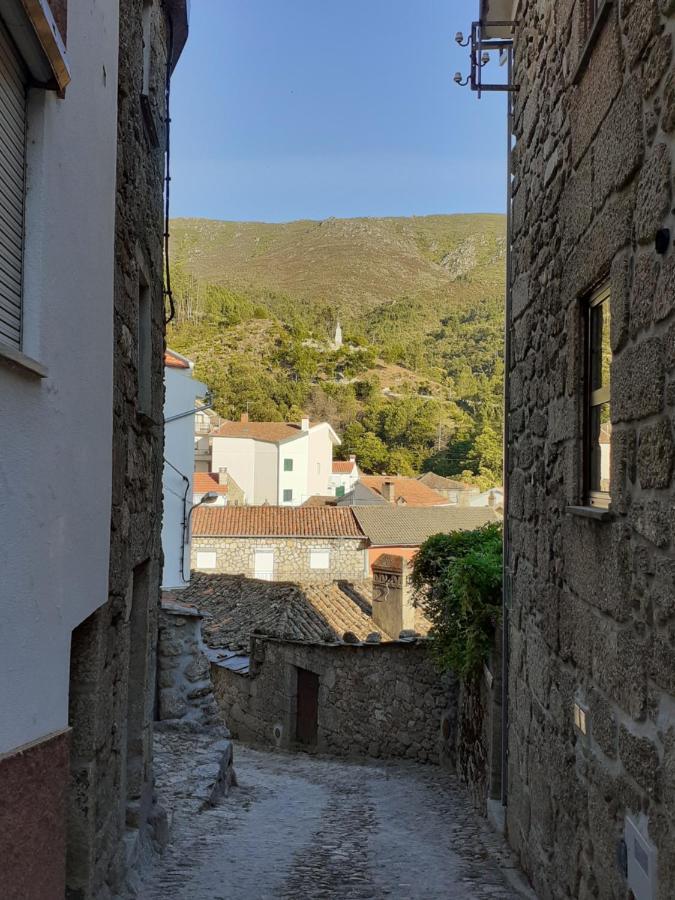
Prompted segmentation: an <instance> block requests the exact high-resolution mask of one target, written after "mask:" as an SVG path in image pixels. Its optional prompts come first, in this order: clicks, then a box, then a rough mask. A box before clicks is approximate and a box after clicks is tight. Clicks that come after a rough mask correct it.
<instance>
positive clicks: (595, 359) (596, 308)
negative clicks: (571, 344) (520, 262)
mask: <svg viewBox="0 0 675 900" xmlns="http://www.w3.org/2000/svg"><path fill="white" fill-rule="evenodd" d="M609 322H610V294H609V286H608V285H603V287H601V288H599V289H598V290H597V291H595V292H594V293H593V294H592V295H591V296H590V298H589V299H588V303H587V305H586V308H585V328H584V331H585V344H586V364H585V379H584V380H585V399H586V403H585V415H584V482H585V483H584V495H585V496H584V502H585V503H587V504H588V505H589V506H599V507H604V508H607V507H608V506H609V471H610V454H611V436H612V423H611V416H610V404H609V382H610V371H611V364H612V350H611V347H610V341H609Z"/></svg>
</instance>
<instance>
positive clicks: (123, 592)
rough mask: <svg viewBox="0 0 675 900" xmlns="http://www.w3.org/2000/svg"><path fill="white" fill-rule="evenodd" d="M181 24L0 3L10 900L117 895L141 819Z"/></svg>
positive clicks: (2, 758)
mask: <svg viewBox="0 0 675 900" xmlns="http://www.w3.org/2000/svg"><path fill="white" fill-rule="evenodd" d="M170 31H172V32H173V48H172V50H170V49H169V40H168V35H169V32H170ZM186 35H187V13H186V7H185V4H184V3H181V2H167V3H161V4H160V3H159V2H155V3H147V2H146V3H143V2H141V0H122V2H120V3H119V5H118V3H110V4H100V3H96V2H93V0H80V2H78V3H74V2H71V3H70V4H68V3H66V2H65V0H55V2H50V3H47V2H41V3H35V4H23V3H18V2H15V0H2V2H0V96H1V97H2V102H0V135H2V141H3V142H5V143H6V142H7V140H8V139H10V138H11V148H10V153H11V157H6V156H5V148H4V146H3V162H4V163H6V165H2V166H0V246H1V247H2V257H1V261H0V271H1V272H2V275H1V276H0V282H1V284H0V297H1V298H2V300H1V301H0V321H2V323H3V325H2V327H1V328H0V382H1V384H0V390H1V392H2V396H3V403H2V410H1V411H0V435H1V437H0V443H1V451H0V481H1V482H2V484H3V489H2V491H0V506H1V507H2V508H1V510H0V521H1V522H2V526H0V527H1V528H2V547H3V550H2V554H3V588H2V592H1V596H2V611H3V628H2V635H1V636H0V650H1V653H2V658H3V673H4V677H3V689H2V691H1V692H0V704H1V705H2V709H0V721H1V722H2V727H1V728H0V794H1V795H2V797H3V803H2V805H1V808H0V858H1V859H2V861H3V864H2V878H3V887H2V892H3V896H7V897H10V898H19V897H21V898H25V900H38V898H40V900H41V898H45V897H63V896H64V894H67V895H68V896H72V897H77V898H83V900H86V898H93V897H98V896H104V895H106V892H109V893H115V892H116V891H117V890H119V889H120V888H121V887H122V885H123V882H124V877H125V870H126V867H127V863H128V861H129V860H128V859H127V849H126V848H128V849H129V851H130V852H131V853H132V855H133V848H134V847H135V846H137V844H138V843H139V841H140V840H141V839H142V838H143V836H144V835H145V834H146V833H149V829H148V828H146V826H147V825H148V824H149V823H151V821H152V818H153V815H154V812H153V810H152V765H151V750H150V735H151V720H152V698H153V696H154V660H153V655H154V646H155V640H156V606H157V600H158V596H159V574H160V573H159V560H160V554H161V549H160V541H159V534H160V521H161V453H162V443H163V441H162V433H161V432H162V429H161V418H162V398H163V384H162V380H163V379H162V369H163V366H162V357H163V351H164V347H163V334H164V318H163V317H164V309H163V307H164V304H163V296H162V234H163V231H164V228H163V217H162V188H163V175H164V152H163V147H164V143H163V141H164V124H163V123H164V119H165V111H164V110H165V103H164V98H165V84H166V76H167V71H168V70H169V69H170V68H172V66H173V65H174V64H175V62H176V60H177V58H178V56H179V54H180V51H181V48H182V46H183V44H184V42H185V39H186ZM71 73H72V79H71V78H70V75H71ZM146 120H147V124H145V125H144V124H143V123H144V122H145V121H146ZM153 124H154V126H155V131H156V133H153V129H152V126H153ZM10 288H11V290H10ZM17 423H20V427H17ZM47 435H48V441H49V475H48V481H47V485H48V489H45V486H44V484H42V483H41V484H40V487H39V489H35V490H33V489H32V488H30V487H28V488H27V487H26V486H27V485H28V486H29V485H31V484H35V483H36V480H35V479H36V476H35V473H36V471H37V470H38V468H39V467H40V465H42V464H43V462H44V458H45V457H44V453H45V440H46V436H47ZM83 472H87V478H86V479H84V478H81V477H80V476H81V473H83ZM21 484H23V487H20V485H21ZM130 684H132V685H133V690H132V691H130V690H129V685H130Z"/></svg>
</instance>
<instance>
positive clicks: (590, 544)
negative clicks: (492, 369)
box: [507, 0, 675, 900]
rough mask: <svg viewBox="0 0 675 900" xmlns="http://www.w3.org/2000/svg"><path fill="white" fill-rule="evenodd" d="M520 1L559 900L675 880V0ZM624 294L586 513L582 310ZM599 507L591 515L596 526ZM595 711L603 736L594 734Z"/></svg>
mask: <svg viewBox="0 0 675 900" xmlns="http://www.w3.org/2000/svg"><path fill="white" fill-rule="evenodd" d="M586 8H587V5H586V4H584V3H582V2H581V0H560V2H557V3H542V2H538V0H521V3H520V9H519V14H518V23H517V28H516V39H515V69H514V81H515V83H516V84H517V85H518V87H519V90H518V93H517V95H516V98H515V138H516V147H515V152H514V160H513V189H514V194H513V210H512V212H513V215H512V220H513V221H512V226H513V272H512V288H513V297H512V299H513V310H512V321H511V323H510V333H511V337H512V346H511V355H510V359H509V360H508V375H509V379H510V407H509V410H508V427H509V432H510V436H511V437H510V446H511V460H510V463H511V465H510V472H509V477H510V499H509V508H508V527H509V533H510V540H511V552H510V557H509V559H508V566H509V568H510V571H511V573H512V588H513V604H512V611H511V616H510V678H509V720H510V730H509V765H508V787H509V794H508V800H509V802H508V813H507V826H508V836H509V839H510V841H511V843H512V844H513V846H514V847H515V848H516V850H517V851H518V853H519V855H520V859H521V862H522V864H523V866H524V868H525V869H526V871H527V872H528V873H529V875H530V877H531V878H532V881H533V883H534V886H535V888H536V890H537V892H538V894H539V896H540V897H541V898H542V900H547V898H556V900H563V898H565V900H568V898H588V897H597V898H624V897H625V896H626V893H627V881H626V878H625V876H624V874H623V872H622V869H621V866H620V865H619V864H618V862H617V850H621V843H620V842H621V840H622V838H623V835H624V828H625V821H626V816H627V815H629V816H631V817H632V818H633V819H634V820H635V822H636V823H637V824H638V827H639V828H640V829H641V832H642V834H643V835H644V836H645V837H646V838H647V839H648V840H649V841H650V842H651V843H652V844H653V845H654V847H655V848H656V850H657V855H658V893H657V896H658V898H659V900H667V898H671V897H672V896H673V885H674V884H675V849H674V845H673V840H672V835H673V833H674V831H675V780H674V779H675V717H674V713H675V665H674V659H675V603H674V602H673V597H674V596H675V553H674V548H673V538H674V537H675V532H674V528H675V525H674V523H675V520H673V515H672V513H673V487H672V474H673V456H674V444H673V416H674V407H673V404H674V403H675V380H674V376H675V352H673V347H674V346H675V315H674V313H675V251H674V250H673V248H672V246H670V247H669V248H668V249H667V252H665V254H660V253H658V252H656V247H655V237H656V234H657V230H658V229H660V228H663V227H667V228H669V229H670V230H671V235H672V234H675V218H674V217H673V212H672V209H671V201H672V177H673V156H674V153H675V140H674V137H675V68H674V65H673V53H672V45H673V33H674V32H675V4H674V3H673V2H672V0H659V2H656V0H630V2H629V0H621V2H618V0H617V2H613V3H605V4H604V15H603V17H601V20H600V22H599V24H598V26H597V29H596V30H595V32H594V35H593V37H594V43H592V46H590V48H589V52H588V53H587V54H586V55H585V56H582V48H583V45H584V43H585V41H586V26H585V25H584V21H583V18H584V10H585V9H586ZM606 278H609V281H610V285H611V345H612V351H613V354H614V356H613V363H612V368H611V418H612V423H613V432H612V437H611V454H612V463H611V489H610V490H611V509H610V511H609V513H608V514H604V515H601V514H598V513H597V511H596V513H587V514H586V516H584V517H582V516H581V515H579V514H578V512H577V513H576V514H575V513H574V512H573V511H572V510H571V509H570V507H575V506H578V505H580V504H581V503H583V497H582V489H581V481H582V476H581V436H582V419H583V416H582V398H583V388H582V377H583V355H584V354H583V347H582V327H581V322H582V305H583V300H584V298H585V297H586V296H588V293H589V292H590V291H591V290H592V289H593V287H594V286H595V285H597V284H598V283H599V282H601V281H602V280H603V279H606ZM589 516H590V517H589ZM575 702H576V703H577V704H579V706H580V707H581V708H583V709H584V710H585V711H586V729H585V731H586V733H585V734H584V733H583V729H579V728H578V727H575V718H574V705H575Z"/></svg>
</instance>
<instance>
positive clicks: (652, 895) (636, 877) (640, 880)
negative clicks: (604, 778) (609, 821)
mask: <svg viewBox="0 0 675 900" xmlns="http://www.w3.org/2000/svg"><path fill="white" fill-rule="evenodd" d="M624 839H625V841H626V856H627V863H628V872H627V877H628V887H629V888H630V889H631V891H632V892H633V894H634V896H635V900H656V885H657V881H656V847H655V846H654V845H653V844H652V842H651V841H650V840H649V839H648V838H646V837H645V836H644V835H643V834H642V833H641V831H640V830H639V829H638V826H637V825H636V824H635V822H634V821H633V819H631V818H630V816H627V817H626V827H625V831H624Z"/></svg>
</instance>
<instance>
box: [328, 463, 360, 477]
mask: <svg viewBox="0 0 675 900" xmlns="http://www.w3.org/2000/svg"><path fill="white" fill-rule="evenodd" d="M355 468H356V463H355V462H352V460H351V459H348V460H346V461H345V460H343V459H334V460H333V475H351V473H352V472H353V471H354V469H355Z"/></svg>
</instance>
